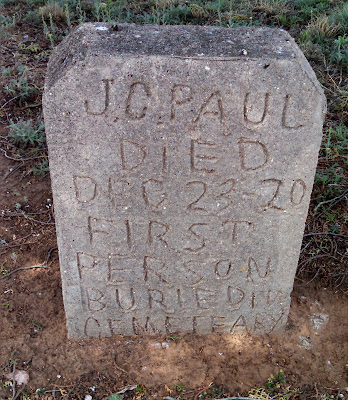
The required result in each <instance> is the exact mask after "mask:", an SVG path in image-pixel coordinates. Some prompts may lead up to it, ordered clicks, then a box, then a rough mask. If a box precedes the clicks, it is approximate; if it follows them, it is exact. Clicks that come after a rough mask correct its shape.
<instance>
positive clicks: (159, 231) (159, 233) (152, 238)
mask: <svg viewBox="0 0 348 400" xmlns="http://www.w3.org/2000/svg"><path fill="white" fill-rule="evenodd" d="M168 231H169V225H167V224H162V222H156V221H150V223H149V233H148V243H149V245H150V246H151V248H152V250H154V248H155V246H156V245H157V246H161V247H163V246H164V247H165V248H170V247H169V245H168V242H167V241H166V240H165V239H164V236H165V235H166V233H167V232H168Z"/></svg>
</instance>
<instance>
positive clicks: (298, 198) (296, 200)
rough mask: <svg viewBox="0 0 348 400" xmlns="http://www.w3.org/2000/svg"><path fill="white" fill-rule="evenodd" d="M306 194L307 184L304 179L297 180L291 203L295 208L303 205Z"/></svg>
mask: <svg viewBox="0 0 348 400" xmlns="http://www.w3.org/2000/svg"><path fill="white" fill-rule="evenodd" d="M305 193H306V184H305V183H304V182H303V180H302V179H296V181H295V182H294V183H293V185H292V187H291V192H290V201H291V203H292V204H294V205H295V206H298V205H299V204H301V202H302V200H303V197H304V195H305Z"/></svg>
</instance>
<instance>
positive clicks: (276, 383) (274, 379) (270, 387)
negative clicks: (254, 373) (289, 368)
mask: <svg viewBox="0 0 348 400" xmlns="http://www.w3.org/2000/svg"><path fill="white" fill-rule="evenodd" d="M285 384H286V376H285V375H284V372H283V370H281V369H280V370H279V372H277V373H276V374H275V375H271V376H270V377H269V378H268V381H267V383H266V385H265V386H266V389H267V391H268V392H269V393H270V394H271V395H272V396H274V395H276V394H278V392H279V391H280V389H281V388H282V386H283V385H285Z"/></svg>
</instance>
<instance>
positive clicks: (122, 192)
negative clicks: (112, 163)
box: [108, 177, 133, 207]
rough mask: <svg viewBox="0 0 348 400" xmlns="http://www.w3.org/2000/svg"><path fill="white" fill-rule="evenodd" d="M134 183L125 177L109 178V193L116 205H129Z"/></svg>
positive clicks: (113, 203)
mask: <svg viewBox="0 0 348 400" xmlns="http://www.w3.org/2000/svg"><path fill="white" fill-rule="evenodd" d="M132 187H133V184H131V183H130V182H128V181H127V180H125V179H121V180H117V179H115V178H113V177H111V178H109V182H108V193H109V197H110V199H111V202H112V205H113V206H114V207H129V204H128V199H127V198H128V197H129V195H130V194H129V192H130V190H131V189H132Z"/></svg>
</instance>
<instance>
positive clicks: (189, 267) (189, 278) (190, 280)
mask: <svg viewBox="0 0 348 400" xmlns="http://www.w3.org/2000/svg"><path fill="white" fill-rule="evenodd" d="M183 266H184V278H185V283H186V285H188V286H191V287H193V286H196V285H198V284H199V283H200V282H202V280H203V276H202V275H201V274H200V273H199V272H197V270H198V271H201V270H202V265H201V263H197V262H196V261H188V262H185V263H184V264H183Z"/></svg>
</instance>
